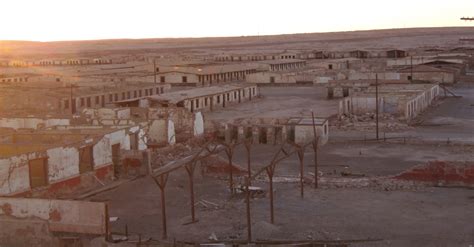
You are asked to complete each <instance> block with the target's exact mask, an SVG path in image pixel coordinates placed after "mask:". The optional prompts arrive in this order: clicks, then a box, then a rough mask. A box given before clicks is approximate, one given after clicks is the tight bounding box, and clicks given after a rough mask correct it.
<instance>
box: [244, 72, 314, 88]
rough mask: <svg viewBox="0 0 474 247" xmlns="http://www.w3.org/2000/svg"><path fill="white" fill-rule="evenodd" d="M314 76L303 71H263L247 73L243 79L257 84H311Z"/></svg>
mask: <svg viewBox="0 0 474 247" xmlns="http://www.w3.org/2000/svg"><path fill="white" fill-rule="evenodd" d="M314 77H315V75H313V74H311V73H306V72H304V71H301V72H293V71H264V72H257V73H254V74H251V75H248V76H247V78H245V80H246V81H247V82H249V83H257V84H259V85H260V84H263V85H294V84H299V85H303V84H308V85H310V84H313V81H314Z"/></svg>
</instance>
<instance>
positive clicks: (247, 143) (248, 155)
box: [245, 141, 252, 185]
mask: <svg viewBox="0 0 474 247" xmlns="http://www.w3.org/2000/svg"><path fill="white" fill-rule="evenodd" d="M251 145H252V143H251V142H250V141H246V142H245V149H247V172H248V176H249V185H252V180H251V179H250V178H251V177H252V170H251V166H250V146H251Z"/></svg>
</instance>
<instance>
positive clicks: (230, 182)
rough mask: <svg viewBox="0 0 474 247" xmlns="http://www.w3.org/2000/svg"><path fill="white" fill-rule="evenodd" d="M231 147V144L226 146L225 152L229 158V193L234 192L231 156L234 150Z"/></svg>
mask: <svg viewBox="0 0 474 247" xmlns="http://www.w3.org/2000/svg"><path fill="white" fill-rule="evenodd" d="M232 148H233V147H232V146H231V144H229V145H228V146H227V149H226V153H227V158H228V159H229V189H230V194H231V195H233V194H234V175H233V171H232V168H233V165H232V156H233V152H234V150H233V149H232Z"/></svg>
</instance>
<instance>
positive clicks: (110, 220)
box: [109, 216, 119, 222]
mask: <svg viewBox="0 0 474 247" xmlns="http://www.w3.org/2000/svg"><path fill="white" fill-rule="evenodd" d="M118 219H119V217H115V216H113V217H109V222H115V221H117V220H118Z"/></svg>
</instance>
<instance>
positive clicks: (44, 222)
mask: <svg viewBox="0 0 474 247" xmlns="http://www.w3.org/2000/svg"><path fill="white" fill-rule="evenodd" d="M107 220H108V216H107V209H106V204H105V203H101V202H82V201H64V200H48V199H29V198H28V199H27V198H0V245H2V246H3V245H5V246H57V245H58V239H57V237H55V235H54V233H72V234H92V235H104V234H106V233H107Z"/></svg>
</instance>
